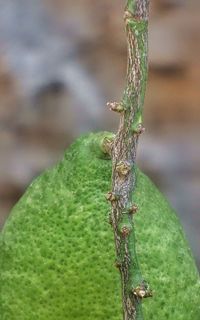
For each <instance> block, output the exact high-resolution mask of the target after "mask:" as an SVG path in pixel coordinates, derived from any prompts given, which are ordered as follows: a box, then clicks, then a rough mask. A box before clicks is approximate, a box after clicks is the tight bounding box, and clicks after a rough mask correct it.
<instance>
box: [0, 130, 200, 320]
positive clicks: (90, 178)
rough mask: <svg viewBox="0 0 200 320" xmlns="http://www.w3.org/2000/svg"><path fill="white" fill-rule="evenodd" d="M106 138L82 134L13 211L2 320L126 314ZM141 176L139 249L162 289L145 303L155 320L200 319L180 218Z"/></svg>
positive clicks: (98, 319)
mask: <svg viewBox="0 0 200 320" xmlns="http://www.w3.org/2000/svg"><path fill="white" fill-rule="evenodd" d="M101 139H102V134H98V135H94V134H90V135H89V136H86V137H83V138H80V139H79V140H77V141H76V142H75V143H74V144H73V145H72V146H71V147H70V148H69V150H68V151H67V152H66V154H65V156H64V159H63V160H62V161H61V162H60V163H59V164H58V165H57V166H56V167H55V168H54V169H50V170H48V171H46V172H45V173H44V174H43V175H42V176H40V177H39V178H38V179H36V180H35V181H34V182H33V183H32V184H31V186H30V187H29V188H28V190H27V191H26V193H25V194H24V196H23V197H22V198H21V200H20V201H19V202H18V204H17V205H16V206H15V208H14V209H13V211H12V214H11V216H10V218H9V219H8V221H7V223H6V225H5V227H4V229H3V232H2V242H1V244H2V250H1V269H2V270H1V279H0V286H1V296H0V298H1V300H0V302H1V308H0V319H1V320H35V319H37V320H61V319H62V320H73V319H77V320H104V319H109V320H120V319H121V318H122V316H121V298H120V280H119V274H118V271H117V269H116V268H115V267H114V261H115V251H114V241H113V234H112V230H111V227H110V225H109V224H108V222H107V221H108V212H109V205H108V204H107V203H106V201H105V193H106V192H107V191H108V190H110V178H111V161H109V160H104V159H103V157H101V153H100V152H99V151H98V147H97V145H96V143H98V141H100V140H101ZM96 154H97V155H98V157H96ZM137 172H138V173H137V190H136V195H135V202H136V203H137V204H138V205H139V208H140V211H139V213H138V214H137V215H136V237H137V251H138V257H139V260H140V263H141V267H142V273H143V275H144V277H145V279H147V280H148V282H149V283H150V285H151V287H152V288H153V290H154V297H153V298H152V299H147V300H146V301H145V302H144V304H143V309H144V314H145V319H146V320H149V319H154V320H158V319H159V320H163V319H170V320H181V319H182V320H199V319H200V304H199V298H200V295H199V293H200V290H199V288H200V286H199V276H198V273H197V269H196V267H195V264H194V260H193V258H192V256H191V253H190V250H189V249H188V246H187V243H186V241H185V239H184V236H183V233H182V229H181V226H180V224H179V221H178V219H177V217H176V215H175V214H174V212H173V210H172V209H171V208H170V206H169V205H168V203H167V201H166V200H165V199H164V198H163V196H162V195H161V194H160V192H159V191H158V190H157V188H156V187H155V186H154V185H153V184H152V182H151V181H150V180H149V179H148V178H147V177H146V176H145V175H144V174H142V173H141V172H140V171H139V170H138V171H137ZM147 314H148V315H147Z"/></svg>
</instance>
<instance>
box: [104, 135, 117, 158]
mask: <svg viewBox="0 0 200 320" xmlns="http://www.w3.org/2000/svg"><path fill="white" fill-rule="evenodd" d="M113 140H114V138H111V137H105V138H104V139H103V141H102V143H101V149H102V151H103V153H106V154H108V155H110V156H111V153H112V145H113Z"/></svg>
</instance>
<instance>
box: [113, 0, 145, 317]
mask: <svg viewBox="0 0 200 320" xmlns="http://www.w3.org/2000/svg"><path fill="white" fill-rule="evenodd" d="M148 11H149V0H128V3H127V6H126V8H125V14H124V20H125V25H126V35H127V43H128V50H127V51H128V63H127V83H126V88H125V91H124V95H123V98H122V101H121V102H120V103H116V102H113V103H108V105H109V107H110V109H111V110H113V111H116V112H118V113H119V114H120V125H119V129H118V132H117V134H116V137H115V139H114V141H113V145H112V151H111V153H112V162H113V171H112V191H111V192H109V193H108V196H107V198H108V200H109V201H110V202H111V205H112V211H111V216H110V221H111V224H112V227H113V231H114V239H115V246H116V255H117V259H116V266H117V267H118V268H119V271H120V275H121V286H122V300H123V301H122V302H123V312H124V317H123V318H124V320H135V319H137V320H139V319H143V316H142V310H141V300H142V299H143V298H146V297H149V296H151V291H150V290H149V287H148V285H147V283H146V282H145V281H144V280H143V278H142V275H141V271H140V267H139V264H138V260H137V255H136V250H135V235H134V223H133V215H134V214H135V213H136V212H137V210H138V208H137V204H135V203H134V190H135V184H136V176H135V158H136V148H137V143H138V137H139V135H140V134H141V133H142V132H143V131H144V128H143V124H142V109H143V103H144V96H145V89H146V80H147V40H148Z"/></svg>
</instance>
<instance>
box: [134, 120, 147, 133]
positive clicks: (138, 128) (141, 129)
mask: <svg viewBox="0 0 200 320" xmlns="http://www.w3.org/2000/svg"><path fill="white" fill-rule="evenodd" d="M144 132H145V127H144V126H143V124H142V123H139V124H138V125H137V126H136V127H134V128H133V133H134V134H137V135H140V134H142V133H144Z"/></svg>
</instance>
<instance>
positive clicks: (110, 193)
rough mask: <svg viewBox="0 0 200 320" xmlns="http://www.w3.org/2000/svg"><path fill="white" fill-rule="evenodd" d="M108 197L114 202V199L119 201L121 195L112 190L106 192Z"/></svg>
mask: <svg viewBox="0 0 200 320" xmlns="http://www.w3.org/2000/svg"><path fill="white" fill-rule="evenodd" d="M106 199H107V200H108V201H110V202H113V201H117V200H118V199H119V196H118V195H117V194H115V193H113V192H111V191H110V192H108V193H107V194H106Z"/></svg>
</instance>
